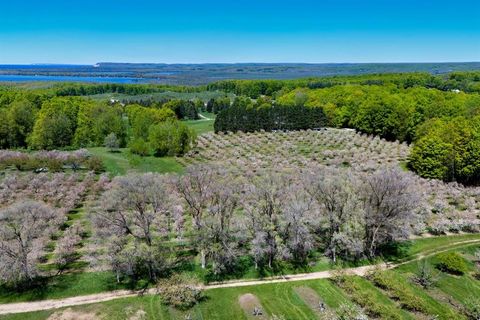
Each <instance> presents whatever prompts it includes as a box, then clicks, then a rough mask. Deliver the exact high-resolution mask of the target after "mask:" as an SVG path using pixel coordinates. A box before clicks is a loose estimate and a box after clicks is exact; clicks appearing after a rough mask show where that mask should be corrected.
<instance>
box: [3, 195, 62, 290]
mask: <svg viewBox="0 0 480 320" xmlns="http://www.w3.org/2000/svg"><path fill="white" fill-rule="evenodd" d="M62 218H63V217H62V216H61V215H59V214H58V212H57V211H56V210H54V209H53V208H51V207H48V206H46V205H44V204H42V203H40V202H34V201H24V202H17V203H15V204H13V205H11V206H10V207H7V208H5V209H3V210H1V211H0V279H1V280H2V281H3V282H7V283H11V284H14V285H19V284H23V283H25V281H30V280H32V279H34V278H35V277H36V276H37V275H38V269H37V267H36V263H37V262H38V261H37V260H38V258H39V257H40V255H41V254H42V253H43V249H44V246H45V245H46V242H47V241H48V239H49V236H50V235H51V234H52V232H53V231H54V230H56V228H57V227H58V225H59V224H60V223H61V222H62V221H63V219H62Z"/></svg>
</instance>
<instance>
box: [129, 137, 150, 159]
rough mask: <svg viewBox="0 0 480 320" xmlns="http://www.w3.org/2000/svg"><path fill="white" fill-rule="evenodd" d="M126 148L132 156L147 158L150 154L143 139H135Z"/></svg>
mask: <svg viewBox="0 0 480 320" xmlns="http://www.w3.org/2000/svg"><path fill="white" fill-rule="evenodd" d="M128 148H129V149H130V151H131V152H132V153H134V154H138V155H139V156H142V157H144V156H147V155H149V154H150V148H149V146H148V143H147V142H146V141H145V140H144V139H143V138H137V139H134V140H132V141H130V143H129V144H128Z"/></svg>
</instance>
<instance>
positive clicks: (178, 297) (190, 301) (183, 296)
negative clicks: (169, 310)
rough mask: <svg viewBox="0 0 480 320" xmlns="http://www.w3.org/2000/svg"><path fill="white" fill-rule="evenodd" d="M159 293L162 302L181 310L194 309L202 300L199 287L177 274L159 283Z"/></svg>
mask: <svg viewBox="0 0 480 320" xmlns="http://www.w3.org/2000/svg"><path fill="white" fill-rule="evenodd" d="M157 293H158V294H159V295H160V297H161V299H162V302H163V303H165V304H168V305H171V306H173V307H175V308H177V309H180V310H186V309H189V308H191V307H193V306H194V305H195V304H196V303H197V302H199V301H200V300H201V299H202V295H203V293H202V290H201V289H200V287H199V285H198V284H196V283H194V282H192V281H189V280H188V279H185V278H183V277H182V276H180V275H178V274H176V275H173V276H172V277H170V278H168V279H162V280H160V281H159V282H158V283H157Z"/></svg>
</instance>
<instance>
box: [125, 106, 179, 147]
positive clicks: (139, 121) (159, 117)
mask: <svg viewBox="0 0 480 320" xmlns="http://www.w3.org/2000/svg"><path fill="white" fill-rule="evenodd" d="M126 111H127V115H128V120H129V122H130V136H131V138H132V139H139V138H141V139H143V140H145V141H146V140H147V139H148V132H149V129H150V127H151V126H152V125H155V124H159V123H161V122H164V121H166V120H168V119H176V116H175V112H173V111H172V110H171V109H169V108H161V109H155V108H145V107H142V106H140V105H129V106H127V107H126Z"/></svg>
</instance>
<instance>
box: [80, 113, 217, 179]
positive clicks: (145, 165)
mask: <svg viewBox="0 0 480 320" xmlns="http://www.w3.org/2000/svg"><path fill="white" fill-rule="evenodd" d="M203 115H204V116H205V117H206V118H208V119H209V120H206V119H200V120H186V121H184V122H185V124H187V125H188V126H189V127H190V128H192V129H193V130H194V131H195V132H196V133H197V135H201V134H203V133H207V132H211V131H213V123H214V122H215V120H214V118H215V115H214V114H212V113H204V114H203ZM88 150H89V151H90V152H91V153H92V154H93V155H95V156H98V157H100V158H101V159H102V161H103V164H104V166H105V170H106V171H107V172H108V173H110V174H112V175H115V176H118V175H125V174H127V173H128V172H137V173H143V172H158V173H182V172H183V171H184V167H183V166H182V165H181V164H180V163H178V162H177V160H176V159H175V157H161V158H159V157H153V156H147V157H140V156H138V155H134V154H131V153H130V151H129V150H128V148H121V149H119V150H118V151H117V152H110V151H109V150H108V149H107V148H104V147H95V148H88Z"/></svg>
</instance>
